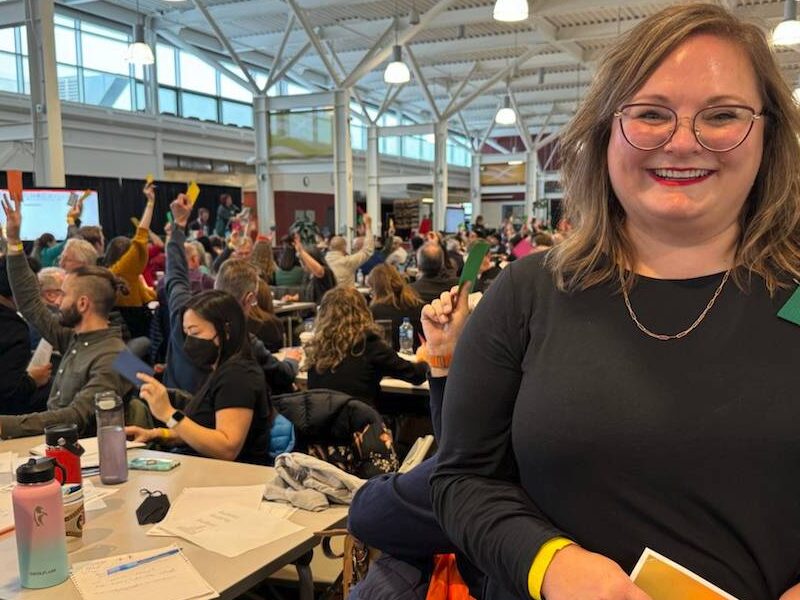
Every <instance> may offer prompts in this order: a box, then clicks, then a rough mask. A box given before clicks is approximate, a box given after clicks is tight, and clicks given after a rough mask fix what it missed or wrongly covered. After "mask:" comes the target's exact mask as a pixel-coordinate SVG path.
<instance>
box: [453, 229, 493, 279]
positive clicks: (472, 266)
mask: <svg viewBox="0 0 800 600" xmlns="http://www.w3.org/2000/svg"><path fill="white" fill-rule="evenodd" d="M487 252H489V242H487V241H485V240H478V241H477V242H475V245H474V246H472V250H470V251H469V254H468V255H467V260H466V262H465V263H464V268H463V269H461V278H460V279H459V280H458V289H459V290H460V289H461V287H462V286H463V285H464V284H465V283H467V282H468V281H469V282H471V283H472V287H471V288H470V291H475V284H476V283H477V281H478V273H479V272H480V269H481V263H482V262H483V257H484V256H486V253H487Z"/></svg>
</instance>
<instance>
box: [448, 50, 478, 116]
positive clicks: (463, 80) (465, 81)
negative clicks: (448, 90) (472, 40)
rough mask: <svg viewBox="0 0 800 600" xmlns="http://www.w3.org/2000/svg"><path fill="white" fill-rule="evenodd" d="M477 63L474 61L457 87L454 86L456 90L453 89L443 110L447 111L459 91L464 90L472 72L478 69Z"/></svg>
mask: <svg viewBox="0 0 800 600" xmlns="http://www.w3.org/2000/svg"><path fill="white" fill-rule="evenodd" d="M479 64H480V63H478V62H477V61H475V63H474V64H473V65H472V68H471V69H470V70H469V72H468V73H467V74H466V75H465V76H464V78H463V79H462V80H461V83H460V84H459V85H458V87H457V88H456V91H455V92H453V93H452V94H451V95H450V102H448V103H447V106H445V107H444V112H447V111H449V110H450V109H451V108H452V107H453V104H455V103H456V101H457V100H458V97H459V96H460V95H461V92H463V91H464V88H465V87H466V86H467V84H468V83H469V82H470V80H471V79H472V76H473V75H474V74H475V73H476V72H477V70H478V65H479Z"/></svg>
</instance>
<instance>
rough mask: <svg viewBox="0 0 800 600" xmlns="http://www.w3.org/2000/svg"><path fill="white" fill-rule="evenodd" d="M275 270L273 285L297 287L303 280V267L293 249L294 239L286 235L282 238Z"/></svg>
mask: <svg viewBox="0 0 800 600" xmlns="http://www.w3.org/2000/svg"><path fill="white" fill-rule="evenodd" d="M277 266H278V268H277V269H276V270H275V285H277V286H281V287H297V286H299V285H300V284H301V283H302V282H303V268H302V267H301V266H300V259H299V258H298V256H297V251H296V250H295V243H294V239H293V238H292V237H291V236H287V237H285V238H284V239H283V251H282V252H281V256H280V258H279V259H278V265H277Z"/></svg>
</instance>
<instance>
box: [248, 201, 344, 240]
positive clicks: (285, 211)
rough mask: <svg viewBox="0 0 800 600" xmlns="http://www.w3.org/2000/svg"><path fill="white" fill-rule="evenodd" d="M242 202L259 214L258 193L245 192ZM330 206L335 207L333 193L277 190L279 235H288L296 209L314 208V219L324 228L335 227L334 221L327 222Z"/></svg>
mask: <svg viewBox="0 0 800 600" xmlns="http://www.w3.org/2000/svg"><path fill="white" fill-rule="evenodd" d="M242 204H243V205H244V206H249V207H251V208H252V210H253V214H254V215H255V214H257V209H256V193H255V192H244V194H243V197H242ZM328 208H331V209H333V194H312V193H310V192H275V224H276V225H277V227H278V231H277V232H276V233H277V236H278V237H280V236H282V235H286V234H287V233H288V232H289V225H291V224H292V223H294V211H296V210H313V211H314V219H315V221H316V223H317V225H319V227H320V229H322V228H323V227H324V226H325V225H326V224H327V225H328V226H329V227H330V228H331V229H333V223H326V222H325V216H326V214H327V211H328Z"/></svg>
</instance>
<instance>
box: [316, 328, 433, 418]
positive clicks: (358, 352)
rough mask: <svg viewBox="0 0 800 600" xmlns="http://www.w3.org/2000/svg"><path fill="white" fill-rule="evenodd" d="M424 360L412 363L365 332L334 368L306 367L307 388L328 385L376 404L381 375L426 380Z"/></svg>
mask: <svg viewBox="0 0 800 600" xmlns="http://www.w3.org/2000/svg"><path fill="white" fill-rule="evenodd" d="M427 373H428V365H427V364H426V363H414V362H410V361H407V360H405V359H404V358H400V357H399V356H397V353H396V352H395V351H394V350H392V349H391V348H390V347H389V346H388V345H387V344H386V342H384V341H383V340H382V339H381V338H380V337H379V336H378V335H376V334H374V333H368V334H367V336H366V338H365V339H364V341H363V342H359V343H357V344H356V347H354V348H353V350H352V351H351V352H350V354H348V355H347V357H346V358H345V359H344V360H343V361H342V362H341V363H339V364H338V365H337V366H336V367H335V368H334V369H333V370H331V369H327V370H325V371H323V372H322V373H318V372H317V370H316V368H315V367H314V366H313V365H310V367H309V369H308V388H309V389H315V388H327V389H331V390H337V391H339V392H345V393H346V394H350V395H351V396H355V397H356V398H359V399H361V400H364V401H366V402H369V403H370V404H375V401H376V399H377V398H378V394H380V391H381V379H383V378H384V377H396V378H397V379H402V380H404V381H410V382H411V383H414V384H420V383H423V382H424V381H425V377H426V375H427Z"/></svg>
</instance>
